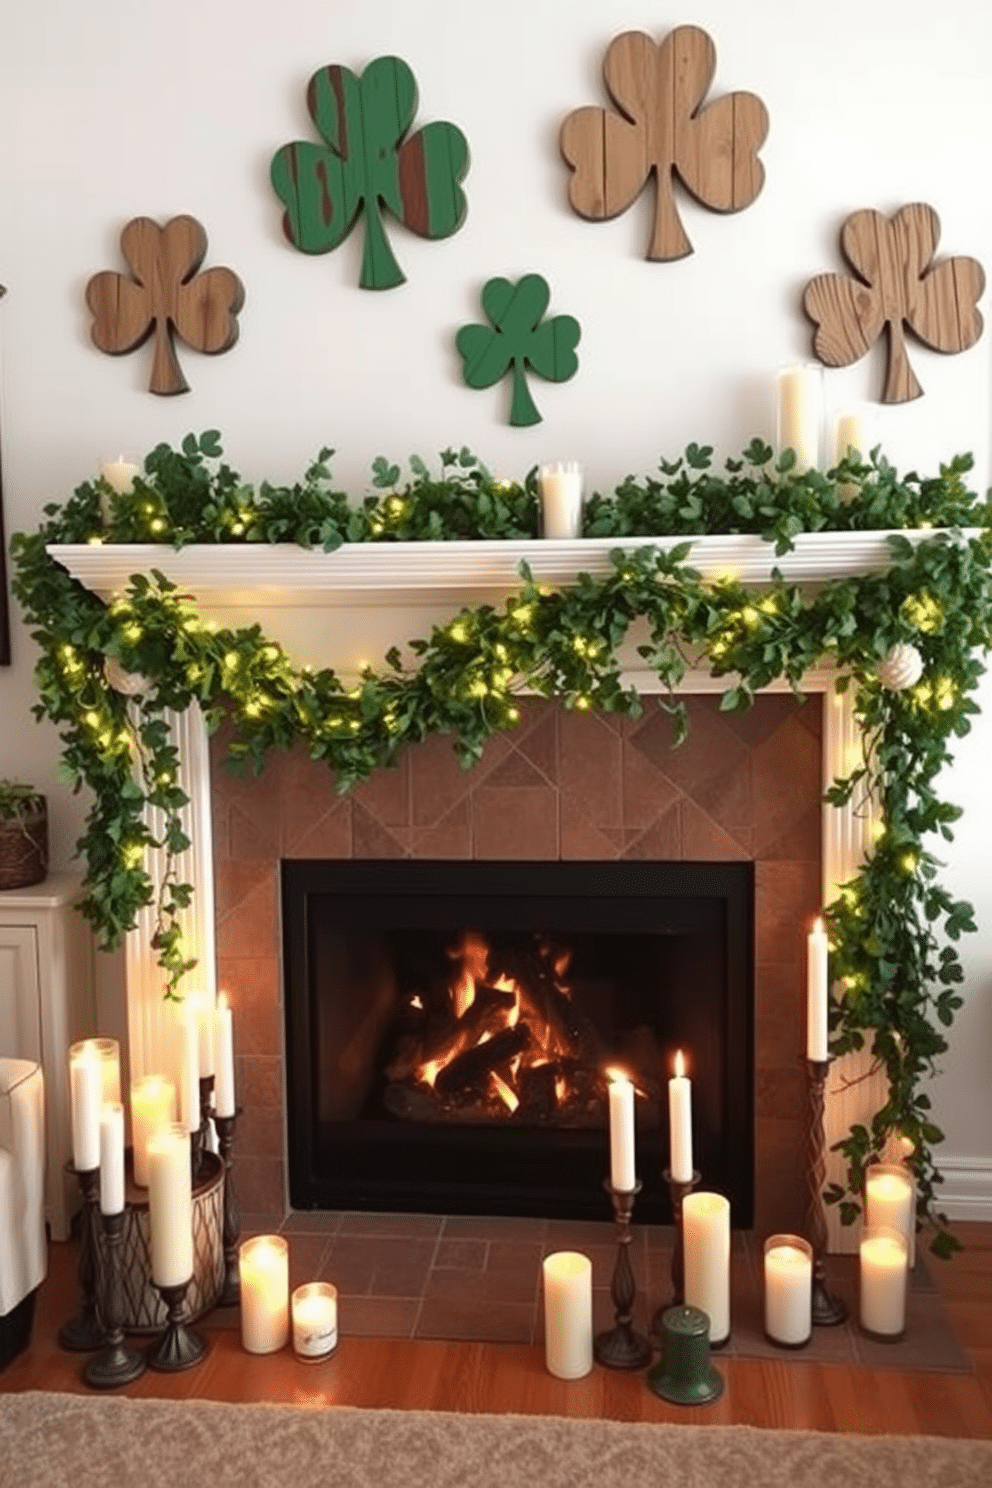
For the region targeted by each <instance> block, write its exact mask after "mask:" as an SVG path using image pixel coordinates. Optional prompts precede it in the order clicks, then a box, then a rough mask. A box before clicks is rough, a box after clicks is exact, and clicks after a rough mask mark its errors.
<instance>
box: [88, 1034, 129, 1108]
mask: <svg viewBox="0 0 992 1488" xmlns="http://www.w3.org/2000/svg"><path fill="white" fill-rule="evenodd" d="M83 1045H85V1046H86V1048H88V1049H90V1050H91V1051H92V1052H93V1053H94V1054H95V1055H96V1057H97V1058H98V1059H99V1061H100V1086H101V1091H102V1095H101V1100H100V1103H101V1105H103V1104H105V1103H108V1102H109V1103H110V1104H113V1103H114V1102H115V1101H119V1100H120V1098H121V1053H120V1045H119V1044H118V1042H117V1040H116V1039H112V1038H91V1039H84V1040H83V1042H82V1044H79V1045H78V1046H77V1047H79V1048H82V1047H83Z"/></svg>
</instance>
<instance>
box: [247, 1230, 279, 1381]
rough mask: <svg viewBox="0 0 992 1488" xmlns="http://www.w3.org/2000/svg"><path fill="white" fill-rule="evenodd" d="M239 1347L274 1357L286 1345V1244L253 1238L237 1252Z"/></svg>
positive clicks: (272, 1237) (270, 1237) (275, 1237)
mask: <svg viewBox="0 0 992 1488" xmlns="http://www.w3.org/2000/svg"><path fill="white" fill-rule="evenodd" d="M238 1269H239V1273H240V1277H241V1345H242V1347H243V1348H244V1349H245V1350H246V1351H247V1352H248V1353H249V1354H274V1353H275V1352H276V1350H277V1349H281V1348H284V1347H285V1345H286V1344H287V1343H288V1342H289V1242H288V1241H287V1240H286V1238H285V1236H284V1235H256V1236H255V1237H254V1239H252V1240H245V1241H244V1243H243V1244H242V1245H241V1247H240V1249H239V1251H238Z"/></svg>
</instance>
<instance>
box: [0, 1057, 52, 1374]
mask: <svg viewBox="0 0 992 1488" xmlns="http://www.w3.org/2000/svg"><path fill="white" fill-rule="evenodd" d="M47 1261H48V1247H47V1244H46V1240H45V1083H44V1076H43V1074H42V1072H41V1066H40V1065H39V1064H36V1063H35V1061H34V1060H33V1059H6V1058H3V1057H0V1365H2V1364H3V1363H5V1362H7V1361H8V1360H9V1358H10V1357H12V1356H13V1354H14V1353H16V1352H18V1351H19V1349H20V1348H21V1347H23V1345H24V1344H25V1343H26V1342H27V1337H28V1334H29V1332H30V1327H31V1317H32V1314H33V1311H34V1293H35V1292H36V1290H37V1288H38V1287H39V1286H40V1284H41V1282H42V1281H43V1280H44V1277H45V1271H46V1267H47Z"/></svg>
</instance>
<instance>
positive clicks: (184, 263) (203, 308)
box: [86, 217, 245, 394]
mask: <svg viewBox="0 0 992 1488" xmlns="http://www.w3.org/2000/svg"><path fill="white" fill-rule="evenodd" d="M206 251H207V235H206V233H205V232H204V230H203V228H202V226H201V225H200V223H199V222H197V220H196V218H195V217H173V218H172V219H171V221H169V222H167V223H166V224H165V226H164V227H160V226H159V225H158V223H157V222H153V221H152V220H151V218H150V217H135V218H134V219H133V220H132V221H131V222H129V223H128V224H127V226H126V227H125V229H124V231H123V232H122V233H121V253H122V254H123V255H124V258H125V259H126V261H127V265H128V268H129V269H130V270H131V277H130V278H128V276H127V275H126V274H115V273H113V272H111V271H110V270H109V269H108V270H106V271H104V272H103V273H100V274H94V276H93V278H92V279H91V280H90V281H89V283H88V284H87V286H86V303H87V305H88V306H89V308H90V311H91V313H92V316H93V326H92V329H91V332H90V334H91V336H92V338H93V341H94V343H95V345H97V346H98V347H99V348H100V350H101V351H106V352H109V353H110V355H111V356H121V355H123V354H124V353H125V352H129V351H134V350H135V349H136V348H137V347H139V346H141V345H142V344H143V343H144V342H145V341H147V339H148V337H149V336H150V335H151V334H152V332H153V331H154V333H155V354H154V358H153V361H152V375H151V381H150V383H149V385H148V386H149V390H150V391H151V392H153V393H163V394H171V393H186V392H188V391H189V383H188V382H187V381H186V379H185V377H184V376H183V373H182V368H181V367H180V365H179V359H178V357H177V356H176V348H175V346H174V344H173V339H172V338H173V335H179V336H180V337H181V339H182V340H183V341H185V342H186V344H187V345H188V346H192V347H193V349H194V350H195V351H204V352H209V353H210V354H211V355H214V354H216V353H218V352H221V351H229V350H230V348H231V347H232V346H233V345H234V343H235V341H237V339H238V321H237V316H238V311H239V310H240V309H241V307H242V305H243V304H244V298H245V292H244V286H243V285H242V283H241V280H240V279H239V278H238V276H237V274H235V273H234V271H233V270H232V269H224V268H216V269H205V270H204V271H203V272H202V273H201V272H200V265H201V263H202V262H203V259H204V257H205V255H206Z"/></svg>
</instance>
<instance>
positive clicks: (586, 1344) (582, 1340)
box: [543, 1250, 592, 1380]
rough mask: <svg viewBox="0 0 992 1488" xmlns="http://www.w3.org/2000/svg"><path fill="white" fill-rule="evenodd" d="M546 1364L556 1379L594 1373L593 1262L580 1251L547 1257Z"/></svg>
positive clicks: (545, 1261)
mask: <svg viewBox="0 0 992 1488" xmlns="http://www.w3.org/2000/svg"><path fill="white" fill-rule="evenodd" d="M543 1271H544V1360H545V1364H546V1365H547V1369H548V1373H549V1374H553V1375H554V1376H555V1377H556V1378H557V1379H564V1380H573V1379H581V1378H582V1376H583V1375H584V1374H588V1373H589V1371H590V1370H591V1369H592V1261H591V1260H590V1259H589V1257H588V1256H586V1255H582V1254H581V1252H579V1251H577V1250H559V1251H556V1252H555V1254H554V1255H549V1256H545V1258H544V1262H543Z"/></svg>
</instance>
